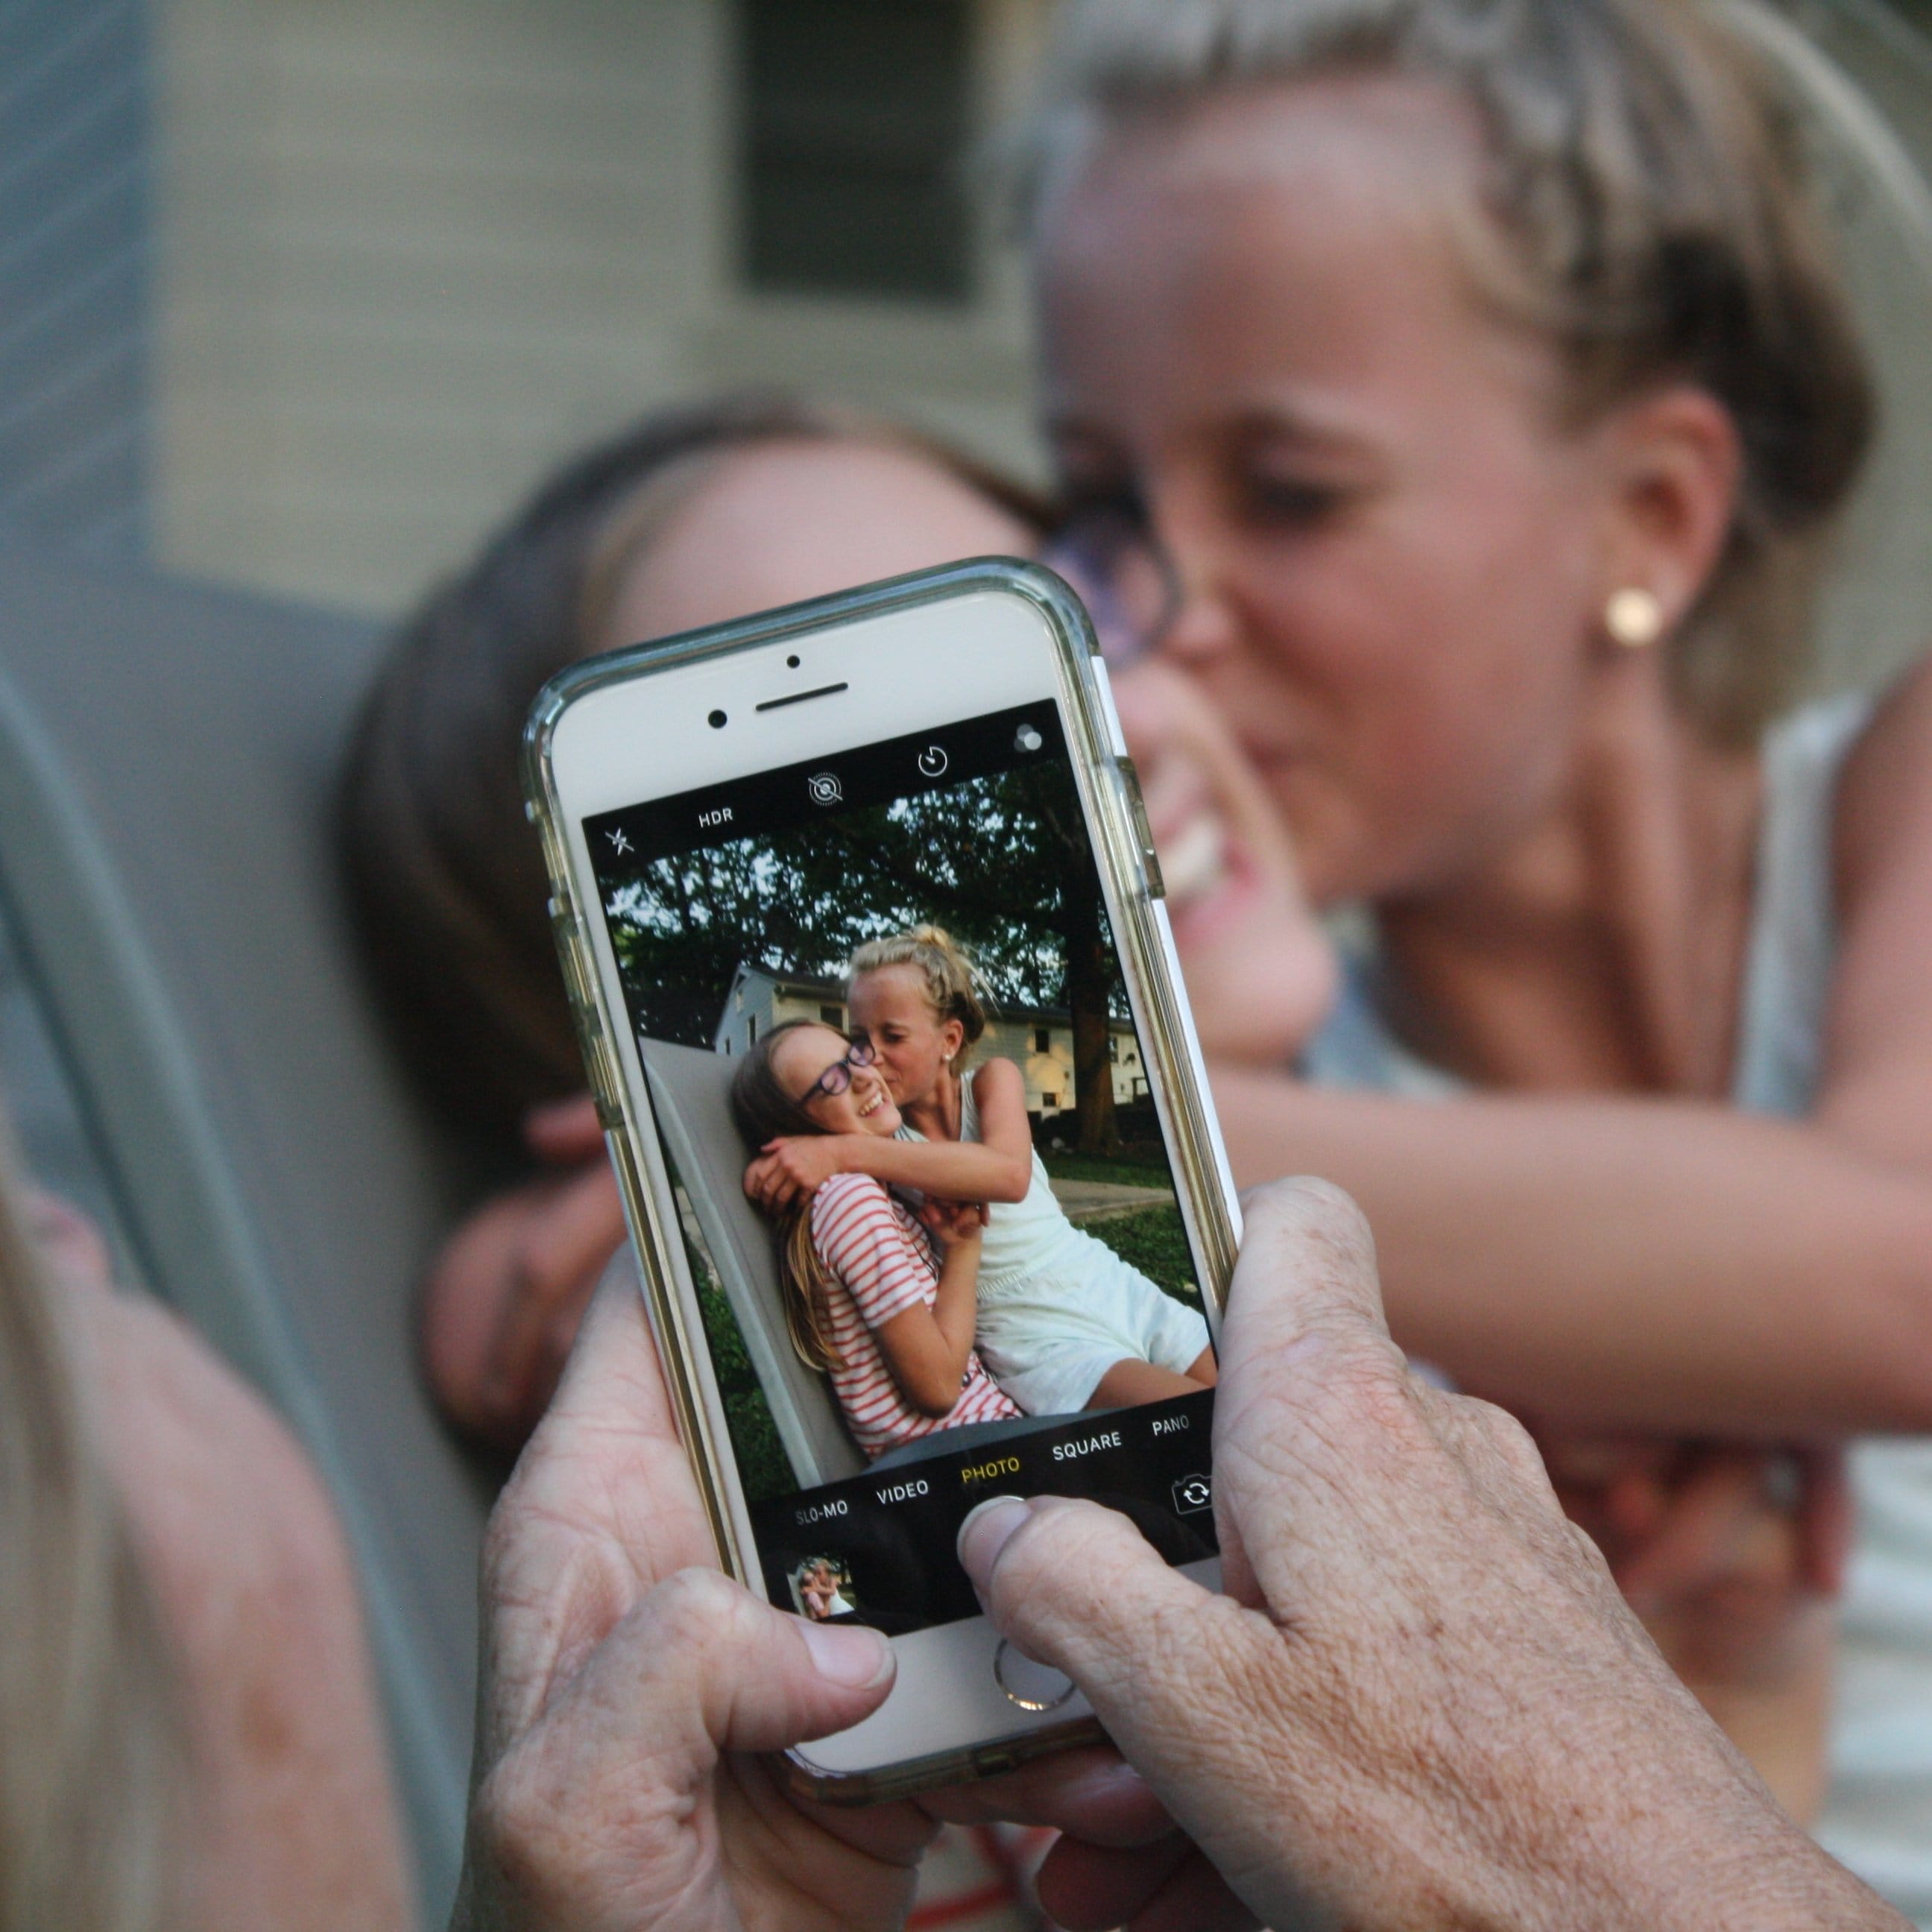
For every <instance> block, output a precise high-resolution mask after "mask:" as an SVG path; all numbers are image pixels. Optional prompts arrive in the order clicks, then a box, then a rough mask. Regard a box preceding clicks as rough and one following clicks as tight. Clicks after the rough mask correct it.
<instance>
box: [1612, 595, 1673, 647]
mask: <svg viewBox="0 0 1932 1932" xmlns="http://www.w3.org/2000/svg"><path fill="white" fill-rule="evenodd" d="M1604 629H1605V630H1607V631H1609V632H1610V635H1611V636H1612V637H1614V638H1615V639H1616V641H1617V642H1618V643H1620V644H1622V646H1623V647H1624V648H1625V649H1626V650H1631V651H1641V650H1647V649H1649V647H1650V646H1652V644H1654V643H1656V642H1657V640H1658V638H1659V637H1662V636H1663V635H1664V606H1663V604H1661V603H1660V602H1659V601H1658V596H1657V593H1656V592H1655V591H1654V590H1645V589H1641V588H1640V587H1639V586H1637V585H1634V584H1633V585H1631V586H1629V587H1628V589H1623V590H1619V591H1617V592H1615V593H1614V594H1613V595H1612V597H1611V598H1610V601H1609V603H1607V604H1605V605H1604Z"/></svg>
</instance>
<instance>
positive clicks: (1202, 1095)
mask: <svg viewBox="0 0 1932 1932" xmlns="http://www.w3.org/2000/svg"><path fill="white" fill-rule="evenodd" d="M988 590H996V591H1004V592H1008V593H1010V594H1011V595H1016V596H1018V597H1020V598H1024V599H1025V600H1026V601H1028V603H1029V604H1031V605H1032V606H1033V607H1034V608H1035V609H1036V610H1037V612H1038V613H1040V616H1042V617H1043V618H1044V619H1045V621H1046V624H1047V625H1048V627H1049V630H1050V631H1051V634H1052V638H1053V640H1054V643H1055V652H1054V658H1055V667H1056V672H1057V679H1058V695H1059V697H1060V699H1061V712H1062V715H1063V717H1064V720H1065V722H1066V725H1067V745H1068V749H1069V751H1070V756H1071V760H1072V764H1073V773H1074V778H1075V783H1076V788H1077V790H1078V793H1079V798H1080V801H1081V804H1082V809H1083V811H1084V812H1085V817H1086V820H1087V823H1088V828H1089V829H1090V832H1091V834H1092V838H1091V843H1092V847H1093V851H1094V860H1095V863H1096V865H1097V868H1098V870H1099V872H1100V879H1101V883H1102V889H1103V896H1104V899H1105V902H1106V909H1107V912H1108V914H1109V918H1110V919H1111V920H1112V926H1113V930H1114V934H1115V940H1116V942H1117V944H1118V950H1119V953H1120V956H1121V970H1122V974H1123V977H1124V979H1125V980H1126V983H1127V992H1128V995H1129V998H1130V1003H1131V1004H1132V1006H1133V1010H1134V1013H1135V1016H1136V1021H1137V1022H1138V1024H1139V1029H1140V1033H1141V1037H1142V1046H1143V1049H1144V1052H1145V1060H1146V1063H1147V1073H1148V1084H1149V1087H1150V1090H1151V1093H1152V1095H1153V1098H1154V1104H1155V1107H1156V1109H1157V1114H1158V1116H1159V1118H1160V1125H1161V1128H1162V1130H1163V1135H1164V1136H1165V1138H1166V1143H1167V1148H1168V1152H1169V1156H1170V1158H1171V1160H1172V1167H1173V1170H1174V1178H1175V1190H1176V1193H1177V1196H1178V1202H1179V1205H1180V1208H1181V1214H1182V1217H1183V1220H1184V1224H1185V1226H1186V1227H1187V1232H1188V1234H1189V1236H1190V1241H1191V1242H1192V1244H1193V1250H1194V1253H1195V1256H1196V1259H1197V1260H1198V1262H1199V1271H1200V1276H1201V1283H1200V1285H1201V1289H1202V1295H1203V1297H1204V1299H1205V1301H1207V1303H1208V1307H1209V1311H1210V1321H1211V1322H1212V1323H1214V1324H1215V1325H1217V1327H1218V1320H1219V1314H1220V1307H1221V1305H1222V1301H1223V1297H1224V1295H1225V1294H1226V1287H1227V1283H1228V1280H1229V1275H1230V1274H1231V1273H1232V1269H1233V1266H1234V1260H1235V1247H1236V1242H1237V1230H1238V1214H1239V1209H1238V1204H1237V1203H1236V1202H1235V1197H1234V1193H1233V1187H1232V1181H1231V1180H1230V1178H1229V1171H1228V1167H1227V1162H1226V1157H1225V1155H1224V1154H1223V1151H1222V1149H1221V1145H1220V1136H1219V1134H1218V1132H1217V1130H1216V1128H1215V1127H1214V1123H1213V1116H1212V1114H1211V1111H1210V1109H1209V1106H1208V1097H1207V1091H1206V1079H1205V1071H1204V1069H1203V1067H1202V1061H1201V1057H1200V1053H1199V1048H1198V1046H1197V1044H1196V1040H1195V1035H1194V1029H1193V1022H1192V1020H1191V1018H1190V1016H1189V1014H1188V1011H1187V1006H1186V1003H1185V1001H1184V996H1183V995H1182V992H1181V989H1180V986H1178V981H1177V973H1176V968H1175V962H1174V959H1173V953H1172V943H1171V941H1170V940H1169V938H1168V937H1167V935H1166V931H1165V924H1164V920H1163V919H1162V917H1161V916H1160V915H1159V914H1158V913H1157V910H1156V906H1157V901H1158V899H1159V898H1160V896H1161V895H1162V890H1163V888H1162V886H1161V881H1160V868H1159V864H1158V862H1157V859H1156V858H1155V856H1154V847H1153V841H1152V838H1151V834H1150V832H1149V830H1148V821H1147V817H1146V813H1145V809H1144V808H1143V806H1142V802H1141V798H1140V790H1139V781H1138V780H1137V778H1136V775H1135V773H1134V770H1133V765H1132V763H1131V762H1130V760H1129V759H1128V758H1127V757H1126V756H1125V754H1124V749H1120V748H1117V740H1118V724H1116V723H1115V721H1114V718H1113V715H1112V701H1111V699H1110V697H1109V696H1108V695H1107V694H1106V691H1105V689H1104V687H1103V679H1104V676H1105V673H1104V671H1103V670H1102V669H1101V668H1100V664H1099V660H1098V658H1097V645H1096V643H1095V642H1094V634H1093V631H1092V628H1091V625H1090V624H1089V622H1088V617H1087V613H1086V612H1085V610H1084V609H1083V607H1082V605H1081V604H1080V602H1079V599H1078V598H1076V596H1075V595H1074V594H1073V592H1072V591H1071V590H1070V589H1068V587H1067V586H1066V584H1064V583H1062V582H1061V580H1060V579H1059V578H1058V577H1056V576H1055V574H1053V573H1052V571H1049V570H1047V569H1045V568H1043V567H1041V566H1040V565H1037V564H1033V563H1028V562H1022V561H1019V560H1018V559H1011V558H1003V557H992V558H983V559H977V560H975V561H974V562H966V563H961V564H956V565H947V566H945V567H944V568H939V569H935V570H930V571H919V572H916V573H914V574H912V575H910V576H906V577H895V578H892V579H891V580H888V581H886V582H884V583H875V584H871V585H868V586H865V587H864V588H862V589H856V590H853V591H849V592H843V593H841V594H840V595H836V596H832V597H825V598H816V599H814V600H813V601H810V602H808V603H803V604H793V605H790V606H787V607H785V608H784V609H781V610H773V611H769V612H766V613H763V614H761V615H759V616H753V617H748V618H745V619H742V620H741V621H739V622H735V623H731V624H726V625H718V626H716V627H715V628H710V629H707V630H704V631H695V632H692V633H690V634H687V635H685V636H682V637H672V638H669V639H667V640H664V641H662V642H661V643H652V644H647V645H640V646H635V647H634V648H631V649H625V650H621V651H615V652H610V653H607V655H603V656H601V657H597V658H589V659H587V660H586V661H583V663H580V664H575V665H573V666H572V667H571V668H570V669H568V670H565V671H564V672H562V673H560V674H559V676H556V677H555V678H553V679H551V681H550V682H549V683H548V684H547V685H545V686H544V689H543V691H541V693H540V694H539V695H538V698H537V701H536V703H535V706H533V707H532V711H531V713H530V716H529V723H528V724H527V726H526V730H525V733H524V739H523V787H524V793H525V796H526V800H527V809H528V811H529V817H530V818H531V820H532V823H534V824H535V826H536V827H537V829H538V832H539V834H540V835H541V838H542V841H543V850H544V861H545V864H546V866H547V871H548V874H549V878H550V892H551V895H552V897H551V901H550V914H551V919H552V922H553V929H554V931H555V933H556V940H557V947H558V952H559V957H560V959H561V961H562V967H563V972H564V977H565V985H566V987H567V989H568V995H569V999H570V1004H571V1013H572V1016H573V1017H574V1021H575V1023H576V1027H577V1036H578V1040H579V1042H580V1045H581V1046H582V1049H583V1057H584V1063H585V1065H586V1069H587V1070H588V1071H589V1077H590V1083H591V1087H592V1092H593V1093H594V1094H595V1097H596V1101H597V1106H598V1114H599V1117H600V1118H601V1121H602V1122H603V1124H604V1129H605V1130H606V1135H607V1139H608V1142H609V1145H610V1151H611V1155H612V1158H613V1163H614V1164H615V1166H616V1171H617V1175H618V1178H619V1184H620V1186H621V1188H622V1194H623V1198H624V1204H625V1215H626V1217H627V1219H628V1223H629V1225H630V1229H631V1236H632V1238H633V1240H634V1242H635V1244H636V1247H637V1258H638V1264H639V1274H640V1279H641V1280H642V1283H643V1290H644V1297H645V1301H646V1305H647V1307H648V1308H649V1314H650V1319H651V1322H652V1329H653V1331H654V1333H655V1335H656V1337H657V1340H658V1349H659V1352H660V1353H661V1356H662V1358H663V1367H664V1378H665V1382H666V1385H667V1388H668V1389H669V1391H670V1397H671V1400H672V1404H673V1409H674V1411H675V1413H676V1417H677V1420H678V1426H679V1431H680V1433H681V1434H682V1437H683V1439H684V1442H685V1446H686V1448H687V1450H688V1453H689V1455H690V1459H691V1472H692V1475H693V1477H694V1480H695V1481H696V1483H697V1489H698V1492H699V1494H700V1496H701V1497H702V1499H703V1504H704V1508H705V1511H706V1516H707V1517H708V1518H709V1522H710V1524H711V1527H712V1535H713V1537H714V1539H715V1542H716V1544H717V1550H718V1563H719V1565H720V1567H721V1568H723V1569H724V1571H725V1572H726V1574H728V1575H730V1576H731V1577H735V1578H736V1580H738V1581H739V1582H740V1583H743V1584H745V1586H747V1587H748V1588H749V1589H751V1590H753V1591H754V1592H756V1593H757V1594H758V1595H761V1596H762V1595H763V1593H764V1592H763V1580H762V1576H761V1572H760V1564H759V1561H758V1558H757V1552H756V1551H755V1550H753V1549H751V1548H747V1547H742V1542H743V1541H748V1538H743V1537H742V1534H741V1532H739V1531H737V1530H736V1529H734V1527H733V1525H734V1523H735V1522H738V1521H742V1511H738V1512H734V1511H733V1508H731V1506H730V1489H729V1484H730V1476H729V1475H728V1473H727V1472H728V1471H729V1470H730V1468H731V1466H732V1464H731V1451H730V1446H729V1440H728V1437H727V1433H726V1427H725V1422H724V1416H723V1414H722V1412H721V1408H720V1406H719V1405H718V1402H717V1400H716V1397H715V1391H713V1389H712V1385H711V1381H710V1378H709V1375H708V1374H707V1373H706V1371H705V1370H703V1368H702V1367H700V1364H702V1363H703V1362H705V1361H706V1359H707V1358H706V1354H705V1346H704V1340H703V1337H702V1336H701V1335H700V1334H694V1333H693V1332H691V1330H692V1327H693V1325H692V1324H691V1322H689V1321H688V1318H687V1316H686V1313H685V1308H684V1306H683V1304H682V1300H681V1298H679V1295H677V1294H676V1292H674V1289H673V1282H674V1274H673V1263H672V1262H671V1259H670V1253H671V1250H670V1245H669V1244H670V1243H672V1242H673V1241H677V1240H678V1239H679V1235H678V1234H677V1232H676V1230H675V1229H666V1228H665V1227H664V1226H662V1225H661V1217H660V1215H659V1214H658V1211H657V1208H656V1206H655V1200H654V1196H653V1194H652V1190H651V1189H650V1187H649V1186H648V1185H647V1184H646V1172H647V1166H646V1156H645V1154H644V1152H643V1145H644V1136H646V1135H649V1134H651V1133H652V1132H653V1129H652V1127H651V1125H650V1123H649V1117H648V1106H649V1103H648V1100H646V1097H644V1096H643V1095H642V1094H637V1093H633V1092H631V1091H628V1088H627V1084H626V1083H625V1081H624V1080H623V1079H622V1076H621V1075H620V1073H619V1059H618V1057H617V1055H616V1054H615V1053H614V1052H613V1051H612V1049H611V1046H610V1041H611V1040H613V1038H615V1037H619V1034H620V1030H621V1029H622V1028H624V1027H625V1026H626V1025H628V1021H627V1019H625V1016H623V1015H622V1013H618V1012H613V1011H612V1010H610V1006H609V1003H608V1001H607V999H606V998H605V995H604V991H603V987H602V982H601V977H600V975H599V973H598V968H597V964H596V959H595V954H594V953H593V951H592V946H591V941H590V938H589V928H588V926H586V922H585V919H584V916H583V912H584V909H583V908H581V907H580V906H579V905H578V904H577V892H576V889H575V886H574V883H573V874H572V871H571V864H570V860H569V855H568V842H567V841H568V828H567V827H566V825H565V821H564V818H563V814H562V805H561V804H560V802H559V795H558V790H557V785H556V777H555V773H554V772H553V767H552V751H553V742H554V738H555V734H556V727H557V724H558V722H559V719H561V718H562V716H563V715H564V713H565V711H566V710H568V709H569V707H570V706H571V705H573V704H574V703H577V702H578V701H579V700H581V699H582V698H583V697H585V696H586V694H589V693H590V692H592V691H598V690H601V689H603V688H606V687H607V686H609V685H612V684H615V683H620V682H628V681H630V680H632V679H640V678H649V677H651V676H655V675H658V674H659V673H662V672H664V671H665V670H670V669H672V668H673V667H679V666H682V665H685V664H691V663H693V662H695V661H699V660H702V659H706V658H716V657H719V656H721V655H725V654H727V653H729V652H736V651H741V650H745V649H751V648H753V647H756V646H765V645H769V644H772V643H778V642H781V641H783V640H787V639H791V638H796V637H807V636H809V635H810V634H813V633H815V632H820V631H826V630H828V629H831V628H837V627H841V626H844V625H847V624H850V623H852V622H855V621H856V620H858V619H865V618H871V617H875V616H880V615H882V614H884V613H888V612H900V611H905V610H912V609H916V608H917V607H920V606H922V605H929V604H937V603H939V602H941V601H944V600H946V599H948V598H957V597H961V596H965V595H972V594H974V593H977V592H986V591H988ZM1096 1734H1097V1727H1095V1725H1094V1723H1093V1721H1092V1720H1091V1719H1082V1720H1080V1721H1076V1722H1074V1723H1072V1724H1067V1725H1064V1726H1061V1727H1057V1728H1055V1729H1052V1730H1043V1731H1037V1732H1034V1733H1030V1734H1028V1735H1027V1736H1023V1737H1020V1738H1017V1739H1008V1740H1004V1741H1001V1742H995V1743H992V1744H989V1745H979V1746H974V1747H968V1748H963V1749H957V1750H948V1751H941V1752H938V1753H935V1754H933V1755H932V1756H930V1757H921V1758H919V1759H916V1760H909V1761H907V1762H905V1763H901V1764H897V1765H894V1766H889V1767H887V1768H886V1769H883V1771H880V1772H871V1773H867V1774H862V1775H852V1776H844V1777H833V1776H828V1775H822V1774H820V1773H819V1772H817V1771H816V1770H814V1769H810V1768H808V1767H807V1766H804V1765H802V1764H800V1763H798V1762H797V1761H796V1760H792V1761H791V1763H790V1775H791V1777H792V1778H793V1781H794V1783H795V1784H797V1785H798V1786H799V1787H800V1788H802V1789H803V1790H807V1791H808V1792H809V1793H810V1794H811V1796H814V1797H816V1798H817V1799H821V1800H827V1801H829V1802H835V1803H850V1804H870V1803H874V1802H880V1801H881V1800H883V1799H889V1798H896V1797H901V1796H906V1795H907V1794H908V1793H912V1792H915V1791H918V1790H925V1789H929V1788H931V1787H934V1786H936V1785H940V1784H950V1783H955V1782H957V1781H959V1780H961V1779H962V1778H974V1777H985V1776H992V1775H998V1773H1000V1772H1005V1771H1008V1770H1010V1769H1013V1768H1014V1767H1015V1766H1016V1765H1018V1764H1019V1763H1023V1762H1025V1761H1027V1760H1030V1759H1032V1758H1034V1757H1039V1756H1040V1755H1042V1754H1044V1753H1046V1752H1048V1751H1053V1750H1056V1749H1059V1748H1064V1746H1066V1745H1069V1744H1071V1743H1076V1742H1081V1741H1082V1740H1083V1739H1091V1738H1092V1737H1094V1736H1095V1735H1096Z"/></svg>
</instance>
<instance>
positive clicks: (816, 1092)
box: [799, 1037, 879, 1107]
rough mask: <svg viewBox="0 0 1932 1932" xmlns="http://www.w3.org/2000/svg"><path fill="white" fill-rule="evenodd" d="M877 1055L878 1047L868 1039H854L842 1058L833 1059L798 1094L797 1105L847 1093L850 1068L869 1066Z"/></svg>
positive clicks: (849, 1081) (809, 1103) (805, 1105)
mask: <svg viewBox="0 0 1932 1932" xmlns="http://www.w3.org/2000/svg"><path fill="white" fill-rule="evenodd" d="M878 1057H879V1054H878V1049H877V1048H876V1047H875V1046H873V1044H872V1043H871V1041H870V1040H866V1039H864V1038H862V1037H861V1038H859V1039H858V1040H854V1041H853V1043H852V1044H851V1046H850V1048H849V1049H847V1052H846V1055H845V1057H844V1059H842V1060H835V1061H833V1062H832V1064H831V1065H830V1066H829V1067H827V1068H826V1070H825V1071H824V1072H823V1073H821V1074H820V1076H818V1078H817V1079H816V1080H814V1082H812V1083H811V1085H810V1086H809V1087H808V1088H806V1089H805V1091H804V1092H803V1093H802V1094H800V1095H799V1106H801V1107H808V1106H811V1103H812V1102H813V1101H814V1100H836V1099H837V1098H838V1096H839V1095H840V1094H849V1093H850V1091H852V1070H853V1068H854V1067H869V1066H871V1064H872V1062H873V1061H875V1060H877V1058H878Z"/></svg>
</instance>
